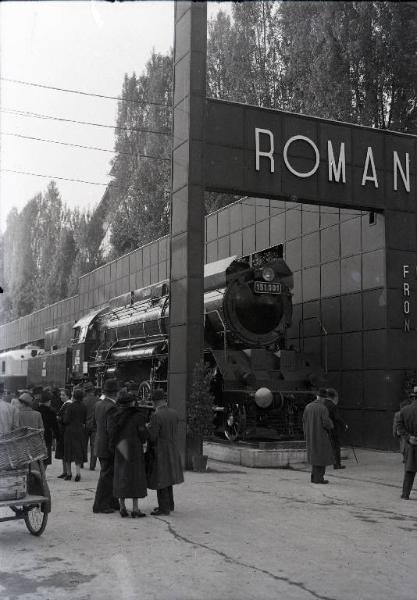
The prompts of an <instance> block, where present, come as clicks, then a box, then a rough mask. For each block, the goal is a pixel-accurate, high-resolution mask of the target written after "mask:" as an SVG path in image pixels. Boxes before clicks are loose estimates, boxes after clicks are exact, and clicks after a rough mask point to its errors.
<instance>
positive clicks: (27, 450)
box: [0, 427, 47, 471]
mask: <svg viewBox="0 0 417 600" xmlns="http://www.w3.org/2000/svg"><path fill="white" fill-rule="evenodd" d="M46 457H47V450H46V446H45V441H44V438H43V431H42V429H33V428H32V427H20V428H19V429H15V430H14V431H12V432H11V433H6V434H5V435H2V436H0V471H9V470H10V469H21V468H22V467H25V466H26V465H28V464H30V463H31V462H34V461H35V460H42V459H43V458H46Z"/></svg>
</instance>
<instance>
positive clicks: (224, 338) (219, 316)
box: [204, 310, 227, 362]
mask: <svg viewBox="0 0 417 600" xmlns="http://www.w3.org/2000/svg"><path fill="white" fill-rule="evenodd" d="M212 313H215V314H216V315H217V316H218V318H219V321H220V323H221V326H222V327H223V347H224V358H225V361H226V362H227V328H226V325H225V322H224V320H223V318H222V316H221V314H220V312H219V311H218V310H209V311H207V312H206V313H204V314H205V315H211V314H212Z"/></svg>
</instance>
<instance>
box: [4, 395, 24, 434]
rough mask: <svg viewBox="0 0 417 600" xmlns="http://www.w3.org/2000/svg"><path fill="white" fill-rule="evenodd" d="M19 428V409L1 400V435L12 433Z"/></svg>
mask: <svg viewBox="0 0 417 600" xmlns="http://www.w3.org/2000/svg"><path fill="white" fill-rule="evenodd" d="M17 427H19V413H18V411H17V409H16V408H15V407H14V406H12V405H11V404H9V403H8V402H6V401H5V400H2V399H0V435H4V434H5V433H10V432H11V431H12V430H13V429H16V428H17Z"/></svg>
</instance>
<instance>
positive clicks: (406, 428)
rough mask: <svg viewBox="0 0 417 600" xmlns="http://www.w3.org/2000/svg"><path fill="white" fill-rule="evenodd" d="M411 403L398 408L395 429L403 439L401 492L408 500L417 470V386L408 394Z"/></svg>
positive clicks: (402, 496)
mask: <svg viewBox="0 0 417 600" xmlns="http://www.w3.org/2000/svg"><path fill="white" fill-rule="evenodd" d="M410 398H411V404H409V405H408V406H404V408H402V409H401V410H400V418H399V422H398V427H397V431H398V433H399V435H401V436H404V439H405V452H404V457H405V464H404V481H403V493H402V495H401V498H403V499H404V500H408V499H409V498H410V492H411V489H412V487H413V483H414V477H415V475H416V471H417V388H414V391H413V393H412V394H410Z"/></svg>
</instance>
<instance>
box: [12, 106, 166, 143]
mask: <svg viewBox="0 0 417 600" xmlns="http://www.w3.org/2000/svg"><path fill="white" fill-rule="evenodd" d="M0 112H3V113H6V114H12V115H16V116H20V117H31V118H32V117H33V118H37V119H46V120H53V121H63V122H65V123H75V124H76V125H91V126H93V127H105V128H107V129H119V130H121V131H130V132H134V133H154V134H156V135H169V136H170V135H172V132H171V131H159V130H157V129H142V128H139V127H122V126H119V125H107V124H104V123H92V122H90V121H79V120H77V119H68V118H65V117H56V116H53V115H43V114H41V113H33V112H29V111H24V110H17V109H10V108H0Z"/></svg>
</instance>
